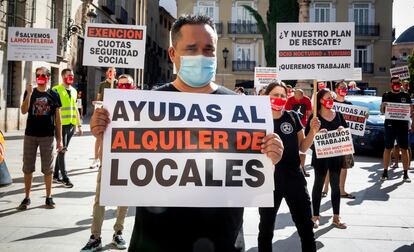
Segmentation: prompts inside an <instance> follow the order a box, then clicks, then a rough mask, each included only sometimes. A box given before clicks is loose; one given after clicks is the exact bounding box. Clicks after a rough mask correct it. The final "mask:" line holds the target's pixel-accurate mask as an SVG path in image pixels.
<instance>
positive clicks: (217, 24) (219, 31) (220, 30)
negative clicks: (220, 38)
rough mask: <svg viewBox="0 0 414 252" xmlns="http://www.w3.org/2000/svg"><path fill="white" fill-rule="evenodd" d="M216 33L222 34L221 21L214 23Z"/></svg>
mask: <svg viewBox="0 0 414 252" xmlns="http://www.w3.org/2000/svg"><path fill="white" fill-rule="evenodd" d="M215 26H216V32H217V34H223V23H222V22H220V23H215Z"/></svg>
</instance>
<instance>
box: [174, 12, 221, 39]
mask: <svg viewBox="0 0 414 252" xmlns="http://www.w3.org/2000/svg"><path fill="white" fill-rule="evenodd" d="M186 24H190V25H209V26H210V27H211V28H213V30H214V31H216V29H215V27H214V21H213V19H212V18H211V17H209V16H205V15H193V14H185V15H182V16H180V17H178V19H177V20H176V21H175V22H174V24H173V25H172V28H171V42H172V44H173V46H175V45H176V44H177V40H178V39H180V37H181V33H180V30H181V27H182V26H183V25H186Z"/></svg>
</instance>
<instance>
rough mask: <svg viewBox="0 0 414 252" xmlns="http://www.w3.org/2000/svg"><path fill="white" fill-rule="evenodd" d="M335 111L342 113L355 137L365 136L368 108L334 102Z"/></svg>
mask: <svg viewBox="0 0 414 252" xmlns="http://www.w3.org/2000/svg"><path fill="white" fill-rule="evenodd" d="M333 109H334V110H335V111H338V112H341V114H342V115H343V117H344V119H345V121H346V122H347V123H348V126H349V129H350V130H351V133H352V134H353V135H357V136H363V135H364V133H365V125H366V123H367V120H366V118H365V116H366V115H368V108H366V107H360V106H355V105H348V104H344V103H339V102H334V105H333Z"/></svg>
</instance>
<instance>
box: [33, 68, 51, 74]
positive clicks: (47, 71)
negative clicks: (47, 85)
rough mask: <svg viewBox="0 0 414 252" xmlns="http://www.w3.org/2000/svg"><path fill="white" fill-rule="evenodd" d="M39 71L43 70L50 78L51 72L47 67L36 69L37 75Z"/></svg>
mask: <svg viewBox="0 0 414 252" xmlns="http://www.w3.org/2000/svg"><path fill="white" fill-rule="evenodd" d="M39 70H43V73H44V74H46V76H50V71H49V69H47V68H46V67H44V66H41V67H38V68H36V71H35V73H37V71H39Z"/></svg>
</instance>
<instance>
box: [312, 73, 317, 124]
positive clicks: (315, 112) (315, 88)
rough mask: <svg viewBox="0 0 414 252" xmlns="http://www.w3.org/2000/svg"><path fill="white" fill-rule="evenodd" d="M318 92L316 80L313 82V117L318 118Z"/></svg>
mask: <svg viewBox="0 0 414 252" xmlns="http://www.w3.org/2000/svg"><path fill="white" fill-rule="evenodd" d="M317 90H318V87H317V83H316V80H313V117H316V116H317V112H318V111H317V106H316V101H317V99H316V95H317Z"/></svg>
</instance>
